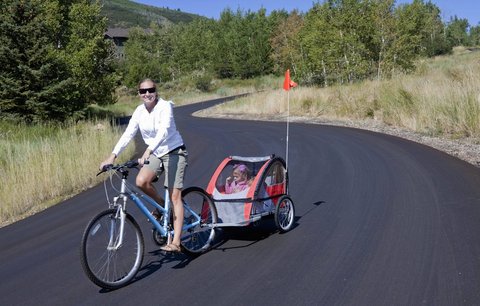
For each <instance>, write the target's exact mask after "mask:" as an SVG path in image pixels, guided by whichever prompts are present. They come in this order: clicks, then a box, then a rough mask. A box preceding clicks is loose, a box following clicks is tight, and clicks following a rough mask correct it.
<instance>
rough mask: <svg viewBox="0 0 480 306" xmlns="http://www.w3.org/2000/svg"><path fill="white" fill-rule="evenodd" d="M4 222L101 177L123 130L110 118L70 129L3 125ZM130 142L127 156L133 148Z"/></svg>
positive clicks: (0, 188)
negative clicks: (100, 168) (98, 174)
mask: <svg viewBox="0 0 480 306" xmlns="http://www.w3.org/2000/svg"><path fill="white" fill-rule="evenodd" d="M1 131H2V137H0V180H1V181H2V184H0V198H1V199H2V205H1V206H0V226H4V225H6V224H8V223H11V222H13V221H15V220H18V219H21V218H23V217H25V216H28V215H31V214H32V213H35V212H38V211H40V210H43V209H44V208H46V207H48V206H51V205H53V204H54V203H56V202H58V201H59V200H61V199H62V198H65V197H68V196H70V195H72V194H74V193H76V192H78V191H79V190H82V189H85V188H87V187H89V186H91V185H93V184H95V183H97V182H99V179H100V178H97V177H96V176H95V174H96V170H97V169H98V165H99V164H100V162H101V161H102V160H103V159H104V158H105V157H106V156H108V154H109V152H111V150H112V148H113V146H114V145H115V142H116V141H117V140H118V138H119V131H118V130H115V129H113V128H111V127H110V125H109V124H108V123H106V122H99V123H97V124H93V123H80V124H77V125H74V126H71V127H68V128H63V129H61V128H55V127H51V126H33V127H27V126H21V127H18V126H10V125H8V124H4V125H2V129H1ZM133 149H134V148H133V146H129V148H128V149H127V152H125V153H124V154H123V156H124V158H125V157H128V156H129V155H131V154H132V153H133Z"/></svg>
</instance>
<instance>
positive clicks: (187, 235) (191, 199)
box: [181, 187, 217, 254]
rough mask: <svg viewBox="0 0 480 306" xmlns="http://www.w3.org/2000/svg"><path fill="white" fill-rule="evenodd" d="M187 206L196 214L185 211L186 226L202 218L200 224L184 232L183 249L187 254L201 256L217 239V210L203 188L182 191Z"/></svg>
mask: <svg viewBox="0 0 480 306" xmlns="http://www.w3.org/2000/svg"><path fill="white" fill-rule="evenodd" d="M182 198H183V202H184V205H185V206H188V207H189V208H190V209H191V210H192V211H193V212H194V214H192V213H191V212H190V211H189V210H188V209H185V216H184V220H185V225H188V224H191V223H192V222H195V220H196V216H195V215H197V216H199V217H200V224H198V225H196V226H194V227H191V228H189V229H186V230H184V231H183V232H182V238H181V242H182V247H183V250H184V251H185V252H186V253H189V254H200V253H203V252H206V251H208V250H209V249H210V247H211V245H212V243H213V240H214V239H215V227H214V225H215V224H216V223H217V210H216V209H215V205H214V204H213V201H212V200H211V199H210V197H209V196H208V194H207V193H206V192H205V191H204V190H203V189H201V188H198V187H189V188H187V189H185V190H183V191H182Z"/></svg>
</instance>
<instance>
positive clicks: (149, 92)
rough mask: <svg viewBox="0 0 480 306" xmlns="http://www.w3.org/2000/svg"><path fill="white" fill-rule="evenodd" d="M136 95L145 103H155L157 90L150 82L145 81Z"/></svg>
mask: <svg viewBox="0 0 480 306" xmlns="http://www.w3.org/2000/svg"><path fill="white" fill-rule="evenodd" d="M138 94H139V95H140V98H141V99H142V101H143V102H145V103H152V102H155V100H156V99H157V90H156V87H155V84H154V83H153V82H151V81H145V82H143V83H141V84H140V87H139V88H138Z"/></svg>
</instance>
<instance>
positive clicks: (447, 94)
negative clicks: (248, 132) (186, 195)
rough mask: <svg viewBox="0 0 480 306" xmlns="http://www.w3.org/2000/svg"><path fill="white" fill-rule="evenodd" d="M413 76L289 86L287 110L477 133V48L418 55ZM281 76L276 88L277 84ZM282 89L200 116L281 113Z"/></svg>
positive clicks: (422, 130)
mask: <svg viewBox="0 0 480 306" xmlns="http://www.w3.org/2000/svg"><path fill="white" fill-rule="evenodd" d="M418 66H419V68H418V69H417V72H416V73H415V74H413V75H400V76H396V77H395V78H393V79H391V80H386V81H365V82H362V83H358V84H353V85H349V86H334V87H328V88H314V87H310V88H309V87H301V86H300V87H298V88H295V89H292V90H291V91H290V96H289V100H290V114H291V115H292V116H304V117H314V118H324V119H327V120H364V119H375V120H378V121H379V122H382V123H385V124H387V125H394V126H397V127H401V128H405V129H408V130H411V131H414V132H419V133H424V134H429V135H443V136H448V137H453V138H459V137H460V138H461V137H475V138H480V52H467V51H465V52H457V53H456V54H454V55H451V56H445V57H438V58H434V59H429V60H424V61H423V62H420V63H419V65H418ZM281 83H282V79H278V80H277V86H276V88H281ZM287 101H288V99H287V94H286V92H285V91H283V90H282V89H276V90H270V91H268V92H261V93H258V94H255V95H252V96H249V97H246V98H243V99H241V100H237V101H233V102H230V103H227V104H224V105H220V106H217V107H215V108H212V109H209V110H205V111H203V112H202V113H200V115H205V116H209V115H221V114H227V115H235V114H251V115H252V116H256V115H270V116H271V115H273V116H279V117H284V116H285V115H286V111H287Z"/></svg>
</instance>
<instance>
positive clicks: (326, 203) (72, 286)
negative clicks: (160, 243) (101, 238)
mask: <svg viewBox="0 0 480 306" xmlns="http://www.w3.org/2000/svg"><path fill="white" fill-rule="evenodd" d="M218 102H219V101H212V102H204V103H200V104H195V105H190V106H184V107H179V108H176V110H175V111H176V118H177V119H176V120H177V125H178V126H179V129H180V130H181V132H182V134H183V136H184V138H185V140H186V143H187V146H188V149H189V152H190V166H189V172H188V174H187V182H186V183H187V185H198V186H202V187H205V186H206V184H207V182H208V179H209V178H210V176H211V175H212V173H213V171H214V169H215V167H216V166H217V165H218V163H219V162H220V161H221V160H222V159H223V158H224V157H225V156H228V155H245V156H248V155H252V156H256V155H258V156H262V155H268V154H271V153H276V154H277V155H280V156H284V154H285V123H271V122H269V123H265V122H254V121H240V120H238V121H236V120H220V119H201V118H194V117H191V116H190V115H189V114H191V113H192V112H193V111H194V110H196V109H199V108H202V107H206V106H209V105H212V104H214V103H218ZM289 163H290V165H289V166H290V171H289V173H290V194H291V196H292V198H293V200H294V202H295V207H296V219H297V220H296V224H295V227H294V228H293V229H292V230H291V231H290V232H288V233H285V234H279V233H277V232H275V231H274V226H273V225H272V220H271V219H267V220H264V221H263V222H261V223H260V224H259V225H258V226H257V227H251V228H241V229H237V230H229V231H226V233H225V235H224V237H227V238H228V239H225V240H223V241H221V242H220V243H219V244H218V245H217V246H216V247H215V248H214V249H213V250H211V251H210V252H208V253H206V254H204V255H202V256H200V257H197V258H188V257H186V256H185V255H176V256H173V255H168V256H164V255H162V254H161V253H160V252H158V248H156V247H155V246H154V244H153V242H151V239H150V232H149V228H148V224H146V222H143V221H142V220H140V221H142V222H141V223H142V226H143V228H144V230H145V231H144V235H145V241H146V257H145V260H144V264H143V269H142V270H141V272H140V273H139V275H138V276H137V278H136V280H135V281H134V282H133V283H132V284H130V285H129V286H127V287H125V288H122V289H120V290H116V291H111V292H109V291H105V290H102V289H100V288H98V287H96V286H95V285H93V284H92V283H91V282H90V281H89V280H88V279H87V278H86V276H85V275H84V273H83V271H82V268H81V266H80V262H79V255H78V250H79V244H80V239H81V235H82V232H83V228H84V226H85V225H86V223H87V222H88V220H89V219H90V218H91V217H92V216H93V215H94V214H96V213H97V212H98V211H100V210H101V209H103V208H104V207H105V204H104V194H103V186H102V185H101V186H97V187H95V188H92V189H91V190H88V191H86V192H84V193H82V194H80V195H78V196H76V197H74V198H72V199H70V200H67V201H65V202H63V203H61V204H59V205H57V206H55V207H52V208H50V209H47V210H46V211H44V212H42V213H39V214H37V215H35V216H32V217H30V218H28V219H26V220H23V221H20V222H17V223H15V224H12V225H10V226H7V227H4V228H2V229H0V277H1V281H0V305H133V304H135V305H164V304H165V305H166V304H172V305H206V304H208V305H474V304H477V305H478V304H480V239H479V234H478V233H480V170H479V169H478V168H475V167H474V166H472V165H470V164H468V163H466V162H463V161H461V160H459V159H456V158H453V157H451V156H449V155H447V154H444V153H442V152H439V151H436V150H434V149H431V148H429V147H426V146H423V145H420V144H416V143H413V142H410V141H406V140H403V139H400V138H396V137H392V136H386V135H382V134H377V133H372V132H368V131H363V130H357V129H350V128H341V127H331V126H321V125H308V124H298V123H295V124H291V126H290V157H289ZM94 173H95V171H94V169H92V175H93V174H94ZM14 192H21V191H14ZM130 211H132V209H131V210H130Z"/></svg>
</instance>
